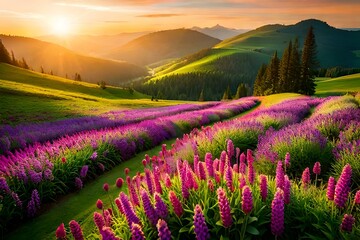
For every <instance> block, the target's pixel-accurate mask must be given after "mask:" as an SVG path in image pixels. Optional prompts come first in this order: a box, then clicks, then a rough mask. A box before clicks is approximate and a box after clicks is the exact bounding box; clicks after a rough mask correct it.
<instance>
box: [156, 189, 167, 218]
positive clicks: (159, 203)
mask: <svg viewBox="0 0 360 240" xmlns="http://www.w3.org/2000/svg"><path fill="white" fill-rule="evenodd" d="M154 198H155V211H156V213H157V214H158V215H159V217H160V218H162V219H164V218H167V216H168V214H169V211H168V208H167V206H166V204H165V203H164V201H163V200H162V198H161V196H160V194H159V193H155V196H154Z"/></svg>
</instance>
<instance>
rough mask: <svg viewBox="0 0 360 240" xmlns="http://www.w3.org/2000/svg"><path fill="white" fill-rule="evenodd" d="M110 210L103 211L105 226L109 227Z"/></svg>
mask: <svg viewBox="0 0 360 240" xmlns="http://www.w3.org/2000/svg"><path fill="white" fill-rule="evenodd" d="M111 214H112V210H111V208H109V209H106V210H104V219H105V226H107V227H110V226H111V225H112V216H111Z"/></svg>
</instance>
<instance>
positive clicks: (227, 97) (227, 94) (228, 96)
mask: <svg viewBox="0 0 360 240" xmlns="http://www.w3.org/2000/svg"><path fill="white" fill-rule="evenodd" d="M230 99H232V98H231V90H230V85H228V86H227V88H226V90H225V92H224V95H223V97H222V100H230Z"/></svg>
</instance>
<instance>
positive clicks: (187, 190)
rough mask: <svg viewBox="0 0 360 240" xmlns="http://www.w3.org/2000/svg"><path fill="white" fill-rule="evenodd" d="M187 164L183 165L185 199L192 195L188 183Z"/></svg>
mask: <svg viewBox="0 0 360 240" xmlns="http://www.w3.org/2000/svg"><path fill="white" fill-rule="evenodd" d="M186 168H187V167H186V165H183V167H182V169H181V193H182V196H183V198H184V199H188V198H189V196H190V193H189V188H188V183H187V169H186Z"/></svg>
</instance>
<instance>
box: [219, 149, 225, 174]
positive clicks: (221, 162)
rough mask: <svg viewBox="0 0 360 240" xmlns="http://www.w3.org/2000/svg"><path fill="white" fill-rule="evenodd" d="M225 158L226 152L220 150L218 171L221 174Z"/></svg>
mask: <svg viewBox="0 0 360 240" xmlns="http://www.w3.org/2000/svg"><path fill="white" fill-rule="evenodd" d="M226 158H227V153H226V152H225V151H222V152H221V155H220V163H219V164H220V166H219V171H220V174H221V175H224V170H225V163H226Z"/></svg>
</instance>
